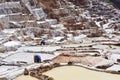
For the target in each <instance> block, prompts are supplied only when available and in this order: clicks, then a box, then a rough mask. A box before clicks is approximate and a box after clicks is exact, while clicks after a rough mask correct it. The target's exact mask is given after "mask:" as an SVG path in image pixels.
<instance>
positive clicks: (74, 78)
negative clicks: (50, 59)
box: [44, 66, 120, 80]
mask: <svg viewBox="0 0 120 80" xmlns="http://www.w3.org/2000/svg"><path fill="white" fill-rule="evenodd" d="M44 74H45V75H48V76H50V77H53V78H54V80H120V75H117V74H110V73H104V72H97V71H92V70H88V69H85V68H82V67H77V66H64V67H58V68H54V69H52V70H50V71H47V72H45V73H44Z"/></svg>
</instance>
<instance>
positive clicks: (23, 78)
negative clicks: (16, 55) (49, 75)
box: [15, 75, 38, 80]
mask: <svg viewBox="0 0 120 80" xmlns="http://www.w3.org/2000/svg"><path fill="white" fill-rule="evenodd" d="M15 80H38V79H36V78H34V77H31V76H23V75H22V76H20V77H17V78H16V79H15Z"/></svg>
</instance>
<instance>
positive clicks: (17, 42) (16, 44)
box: [3, 41, 21, 47]
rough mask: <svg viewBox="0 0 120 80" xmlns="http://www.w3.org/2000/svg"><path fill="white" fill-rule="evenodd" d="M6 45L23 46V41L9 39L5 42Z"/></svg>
mask: <svg viewBox="0 0 120 80" xmlns="http://www.w3.org/2000/svg"><path fill="white" fill-rule="evenodd" d="M3 45H4V46H6V47H16V46H21V42H19V41H9V42H6V43H4V44H3Z"/></svg>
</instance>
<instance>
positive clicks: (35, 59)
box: [34, 55, 41, 63]
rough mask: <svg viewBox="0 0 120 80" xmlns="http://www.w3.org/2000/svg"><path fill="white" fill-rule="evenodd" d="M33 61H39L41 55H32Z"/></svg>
mask: <svg viewBox="0 0 120 80" xmlns="http://www.w3.org/2000/svg"><path fill="white" fill-rule="evenodd" d="M34 62H35V63H41V57H40V56H39V55H34Z"/></svg>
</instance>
